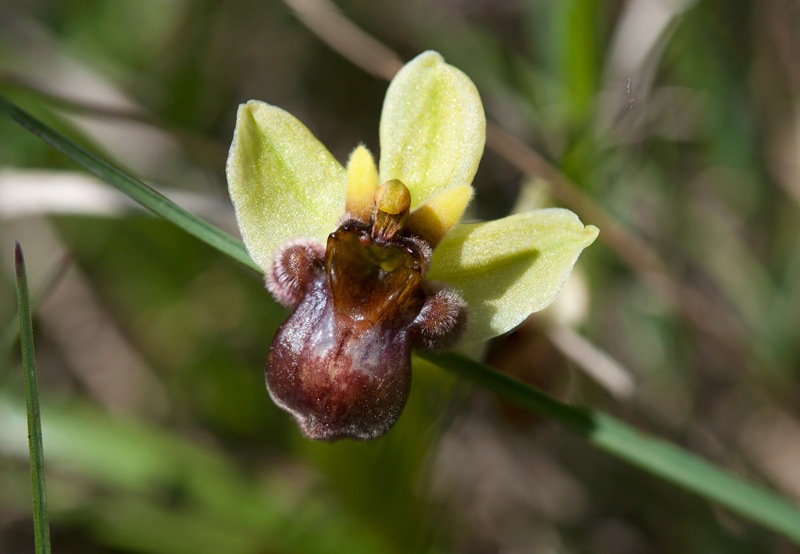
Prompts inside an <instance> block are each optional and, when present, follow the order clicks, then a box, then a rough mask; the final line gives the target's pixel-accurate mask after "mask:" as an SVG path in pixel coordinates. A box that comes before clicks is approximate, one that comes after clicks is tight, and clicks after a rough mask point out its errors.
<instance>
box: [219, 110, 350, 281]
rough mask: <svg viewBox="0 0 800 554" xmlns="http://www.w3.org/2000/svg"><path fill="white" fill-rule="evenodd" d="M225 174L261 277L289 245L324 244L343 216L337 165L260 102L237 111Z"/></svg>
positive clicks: (301, 129) (291, 121)
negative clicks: (306, 240) (308, 240)
mask: <svg viewBox="0 0 800 554" xmlns="http://www.w3.org/2000/svg"><path fill="white" fill-rule="evenodd" d="M226 173H227V177H228V191H229V193H230V196H231V200H232V201H233V207H234V209H235V211H236V220H237V221H238V223H239V229H240V230H241V233H242V239H243V240H244V244H245V246H246V247H247V251H248V253H249V254H250V257H251V258H253V261H255V262H256V264H258V266H259V267H260V268H261V269H263V270H264V271H265V272H266V271H268V270H269V268H270V266H271V265H272V261H273V257H274V255H275V252H276V251H277V249H278V247H280V245H281V244H283V243H285V242H287V241H288V240H290V239H293V238H298V237H308V238H313V239H317V240H319V241H320V243H321V244H325V240H326V237H327V236H328V234H329V233H330V232H331V231H333V229H334V228H335V227H336V223H337V220H338V218H339V217H341V214H342V213H343V212H344V205H345V180H346V177H345V170H344V168H343V167H342V165H341V164H340V163H339V162H338V161H336V159H335V158H334V157H333V155H332V154H331V153H330V152H329V151H328V149H327V148H325V146H323V145H322V143H320V142H319V141H318V140H317V138H316V137H315V136H314V135H313V134H312V133H311V131H309V130H308V128H307V127H306V126H305V125H303V124H302V123H301V122H300V121H299V120H298V119H297V118H295V117H294V116H292V115H291V114H289V113H288V112H285V111H284V110H281V109H280V108H276V107H275V106H271V105H269V104H266V103H264V102H257V101H253V100H251V101H250V102H248V103H246V104H242V105H241V106H239V112H238V114H237V117H236V130H235V131H234V135H233V143H232V144H231V149H230V153H229V155H228V163H227V166H226Z"/></svg>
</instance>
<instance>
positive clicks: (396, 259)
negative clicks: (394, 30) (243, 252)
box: [227, 52, 598, 440]
mask: <svg viewBox="0 0 800 554" xmlns="http://www.w3.org/2000/svg"><path fill="white" fill-rule="evenodd" d="M485 136H486V119H485V116H484V112H483V106H482V104H481V100H480V96H479V95H478V91H477V90H476V88H475V85H474V84H473V83H472V81H470V79H469V78H468V77H467V76H466V75H464V74H463V73H462V72H461V71H459V70H458V69H456V68H454V67H452V66H450V65H448V64H446V63H445V61H444V60H443V59H442V57H441V56H440V55H439V54H437V53H435V52H425V53H423V54H421V55H419V56H418V57H416V58H415V59H413V60H412V61H411V62H409V63H408V64H406V65H405V66H404V67H403V68H402V69H401V70H400V72H399V73H398V74H397V75H396V77H395V78H394V79H393V80H392V82H391V84H390V85H389V89H388V91H387V93H386V99H385V101H384V105H383V113H382V115H381V121H380V147H381V151H380V162H379V164H378V165H377V167H376V164H375V162H374V160H373V157H372V155H371V154H370V153H369V151H368V150H367V149H366V148H365V147H363V146H358V147H357V148H356V149H355V150H354V151H353V153H352V154H351V156H350V159H349V161H348V162H347V165H346V167H345V166H342V165H341V164H340V163H339V162H338V161H337V160H336V159H335V158H334V157H333V155H332V154H331V153H330V152H329V151H328V150H327V149H326V148H325V147H324V146H323V145H322V144H321V143H320V142H319V141H318V140H317V139H316V138H315V137H314V135H313V134H312V133H311V132H310V131H309V130H308V129H307V128H306V127H305V126H304V125H303V124H302V123H301V122H300V121H298V120H297V119H296V118H295V117H293V116H292V115H290V114H289V113H287V112H285V111H283V110H281V109H280V108H277V107H275V106H271V105H268V104H265V103H263V102H258V101H250V102H248V103H246V104H243V105H242V106H240V108H239V112H238V116H237V122H236V130H235V133H234V138H233V144H232V146H231V150H230V155H229V158H228V164H227V177H228V186H229V190H230V196H231V199H232V201H233V205H234V208H235V210H236V218H237V221H238V223H239V228H240V230H241V233H242V238H243V240H244V243H245V246H246V247H247V251H248V252H249V254H250V256H251V257H252V258H253V260H254V261H255V262H256V263H257V264H258V266H259V267H261V268H262V269H263V271H264V273H265V275H266V276H267V277H266V283H267V288H268V290H269V291H270V292H271V293H272V294H273V295H274V297H275V298H276V300H277V301H278V302H280V303H281V304H283V305H284V306H286V307H288V308H290V309H291V310H292V313H291V315H290V316H289V317H288V319H287V320H286V321H285V322H284V323H283V324H282V325H281V327H280V328H279V329H278V331H277V333H276V335H275V338H274V339H273V343H272V348H271V349H270V353H269V358H268V361H267V369H266V377H267V388H268V390H269V392H270V395H271V396H272V398H273V400H274V401H275V402H276V404H277V405H279V406H280V407H281V408H283V409H285V410H286V411H288V412H289V413H290V414H291V415H292V416H294V418H295V420H296V421H297V423H298V424H299V426H300V429H301V431H302V432H303V433H304V434H305V435H306V436H308V437H310V438H314V439H320V440H337V439H340V438H345V437H349V438H356V439H362V440H366V439H371V438H375V437H377V436H380V435H382V434H383V433H385V432H386V431H387V430H388V429H389V428H391V426H392V425H393V424H394V423H395V422H396V421H397V418H398V417H399V416H400V413H401V411H402V409H403V407H404V405H405V403H406V400H407V398H408V394H409V390H410V386H411V350H412V348H434V349H435V348H448V347H451V346H453V345H454V344H455V343H456V342H458V341H459V340H464V341H482V340H486V339H489V338H491V337H493V336H496V335H499V334H502V333H505V332H507V331H509V330H511V329H513V328H514V327H515V326H516V325H518V324H519V323H521V322H522V321H523V320H524V319H525V318H526V317H528V316H529V315H530V314H531V313H533V312H535V311H537V310H540V309H542V308H544V307H545V306H547V305H548V304H549V303H550V302H552V301H553V299H554V298H555V296H556V295H557V294H558V292H559V290H560V289H561V287H562V285H563V284H564V282H565V281H566V279H567V277H568V276H569V274H570V272H571V271H572V267H573V265H574V264H575V261H576V260H577V258H578V255H579V254H580V252H581V251H582V250H583V249H584V248H585V247H587V246H588V245H589V244H591V243H592V242H593V241H594V239H595V238H596V237H597V233H598V231H597V229H596V228H595V227H593V226H591V225H589V226H584V225H583V224H582V223H581V221H580V220H579V219H578V217H577V216H576V215H575V214H573V213H572V212H570V211H569V210H565V209H555V208H553V209H544V210H536V211H531V212H528V213H521V214H516V215H512V216H509V217H506V218H503V219H500V220H497V221H490V222H484V223H468V224H459V220H460V218H461V216H462V214H463V213H464V210H465V209H466V207H467V205H468V203H469V201H470V199H471V197H472V194H473V189H472V180H473V178H474V176H475V172H476V171H477V168H478V162H479V161H480V158H481V155H482V153H483V147H484V142H485Z"/></svg>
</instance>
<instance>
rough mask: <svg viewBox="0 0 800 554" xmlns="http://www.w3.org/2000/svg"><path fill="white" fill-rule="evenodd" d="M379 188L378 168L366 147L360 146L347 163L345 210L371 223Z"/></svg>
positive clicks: (360, 219)
mask: <svg viewBox="0 0 800 554" xmlns="http://www.w3.org/2000/svg"><path fill="white" fill-rule="evenodd" d="M377 188H378V168H377V167H375V160H373V159H372V154H370V153H369V150H367V149H366V148H365V147H364V146H361V145H359V146H358V147H356V149H355V150H353V153H352V154H350V159H349V160H348V162H347V199H346V201H345V210H346V211H347V212H349V213H350V215H351V216H352V217H354V218H356V219H358V220H359V221H363V222H364V223H369V216H370V213H371V212H372V205H373V202H374V198H375V190H376V189H377Z"/></svg>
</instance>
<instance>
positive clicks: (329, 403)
mask: <svg viewBox="0 0 800 554" xmlns="http://www.w3.org/2000/svg"><path fill="white" fill-rule="evenodd" d="M371 223H372V222H371ZM376 228H378V227H377V226H375V225H372V224H366V223H363V222H360V221H357V220H349V221H347V222H345V223H344V224H343V225H341V226H340V227H339V228H338V229H337V230H336V231H334V232H333V233H331V234H330V235H329V237H328V243H327V248H326V249H325V250H324V251H323V250H322V248H321V247H320V246H319V245H317V244H315V243H313V242H312V241H295V242H293V243H290V244H288V245H286V246H285V247H284V248H283V249H282V250H280V251H279V252H278V254H277V256H276V260H275V263H274V266H273V270H272V273H271V275H270V276H269V278H268V282H267V285H268V288H269V289H270V291H271V292H273V294H274V295H275V296H276V298H277V299H278V300H279V301H281V302H283V303H284V304H285V305H287V306H289V307H293V308H294V311H293V312H292V314H291V315H290V316H289V318H288V319H287V320H286V321H285V322H284V323H283V324H282V325H281V326H280V328H279V329H278V332H277V333H276V335H275V338H274V340H273V343H272V348H271V350H270V354H269V360H268V363H267V372H266V373H267V387H268V389H269V392H270V395H271V396H272V398H273V400H274V401H275V403H276V404H278V405H279V406H280V407H281V408H283V409H285V410H286V411H288V412H289V413H290V414H292V415H293V416H294V418H295V419H296V420H297V423H298V424H299V426H300V429H301V430H302V431H303V433H304V434H305V435H306V436H308V437H310V438H313V439H319V440H328V441H333V440H337V439H340V438H344V437H350V438H356V439H361V440H367V439H371V438H375V437H378V436H380V435H382V434H384V433H385V432H386V431H388V430H389V428H390V427H391V426H392V425H394V423H395V422H396V421H397V418H398V417H399V416H400V413H401V412H402V410H403V407H404V406H405V403H406V400H407V399H408V395H409V391H410V389H411V348H412V347H425V348H439V347H446V346H449V345H451V344H452V343H453V342H455V341H456V340H457V339H458V338H460V335H461V333H462V331H463V328H464V324H465V306H464V303H463V301H462V300H461V298H460V297H459V296H458V295H457V294H456V293H454V292H452V291H451V290H449V289H446V288H444V287H442V286H439V285H436V284H433V283H430V282H426V281H425V280H424V275H425V271H426V270H427V266H428V263H429V258H430V248H429V247H428V246H427V244H426V243H425V242H424V241H422V240H420V239H418V238H415V237H411V236H407V235H404V234H403V233H402V232H400V233H396V234H395V233H384V234H382V233H380V232H376ZM384 228H386V227H381V229H384Z"/></svg>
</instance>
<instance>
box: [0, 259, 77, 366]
mask: <svg viewBox="0 0 800 554" xmlns="http://www.w3.org/2000/svg"><path fill="white" fill-rule="evenodd" d="M70 263H71V256H70V255H69V254H65V255H64V256H62V257H61V259H59V260H58V261H57V262H56V264H55V265H54V266H53V267H51V268H49V269H48V270H47V273H46V274H45V276H44V278H43V279H42V283H41V286H40V287H39V288H38V289H37V290H35V291H34V292H33V295H31V298H30V311H31V313H34V312H36V309H37V307H38V306H39V304H41V303H42V302H43V301H44V299H45V298H47V297H48V296H49V295H50V293H51V292H53V290H54V289H55V288H56V287H57V286H58V283H59V282H60V281H61V278H62V277H64V275H65V274H66V272H67V269H69V266H70ZM17 319H19V317H18V314H17V313H12V314H11V318H10V319H9V322H8V324H7V325H6V327H5V329H4V330H3V332H2V334H0V360H3V359H6V358H7V357H9V356H11V355H12V354H13V352H14V351H15V346H16V344H17V340H18V339H19V330H20V329H19V323H18V321H17ZM2 378H3V372H2V370H1V369H0V379H2Z"/></svg>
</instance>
